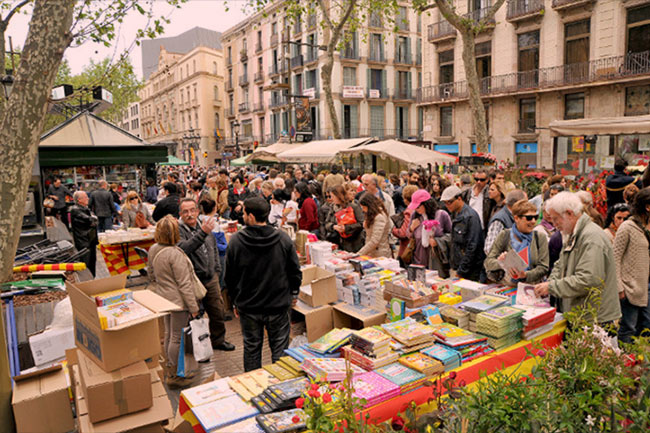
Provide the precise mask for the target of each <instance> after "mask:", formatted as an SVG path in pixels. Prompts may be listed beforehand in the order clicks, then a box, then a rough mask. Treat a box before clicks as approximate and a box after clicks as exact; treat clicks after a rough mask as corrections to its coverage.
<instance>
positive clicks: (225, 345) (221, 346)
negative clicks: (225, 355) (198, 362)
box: [212, 341, 235, 352]
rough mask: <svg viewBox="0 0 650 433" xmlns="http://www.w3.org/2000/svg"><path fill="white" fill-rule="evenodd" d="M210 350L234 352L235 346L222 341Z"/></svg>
mask: <svg viewBox="0 0 650 433" xmlns="http://www.w3.org/2000/svg"><path fill="white" fill-rule="evenodd" d="M212 348H213V349H214V350H223V351H224V352H232V351H233V350H235V345H234V344H231V343H228V342H227V341H224V342H223V343H221V344H217V345H214V346H212Z"/></svg>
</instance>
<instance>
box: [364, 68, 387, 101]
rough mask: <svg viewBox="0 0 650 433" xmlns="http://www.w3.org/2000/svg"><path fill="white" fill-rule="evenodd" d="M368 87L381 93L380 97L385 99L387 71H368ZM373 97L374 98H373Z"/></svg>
mask: <svg viewBox="0 0 650 433" xmlns="http://www.w3.org/2000/svg"><path fill="white" fill-rule="evenodd" d="M368 87H369V88H370V89H376V90H379V91H380V96H381V97H382V98H385V97H386V95H385V94H384V92H386V71H384V70H383V69H368ZM371 97H372V96H371Z"/></svg>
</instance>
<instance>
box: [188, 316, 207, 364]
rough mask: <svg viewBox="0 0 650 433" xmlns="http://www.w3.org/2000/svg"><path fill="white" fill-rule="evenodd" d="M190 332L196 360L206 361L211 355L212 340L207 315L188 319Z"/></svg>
mask: <svg viewBox="0 0 650 433" xmlns="http://www.w3.org/2000/svg"><path fill="white" fill-rule="evenodd" d="M190 328H191V334H192V348H193V351H194V359H196V362H207V361H209V360H210V357H211V356H212V342H211V341H210V321H209V319H208V317H207V315H203V316H202V317H200V318H197V319H192V320H190Z"/></svg>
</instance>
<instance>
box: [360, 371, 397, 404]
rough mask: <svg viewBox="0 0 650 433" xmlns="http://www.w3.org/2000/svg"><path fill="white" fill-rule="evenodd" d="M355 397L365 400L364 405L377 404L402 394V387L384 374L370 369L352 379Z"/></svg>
mask: <svg viewBox="0 0 650 433" xmlns="http://www.w3.org/2000/svg"><path fill="white" fill-rule="evenodd" d="M352 388H353V389H354V393H353V394H352V395H353V396H354V397H356V398H358V399H363V400H365V404H364V407H370V406H374V405H377V404H379V403H381V402H383V401H386V400H388V399H391V398H393V397H395V396H398V395H400V387H399V386H398V385H396V384H395V383H393V382H391V381H390V380H388V379H386V378H384V377H383V376H381V375H379V374H377V373H375V372H374V371H369V372H368V373H364V374H361V375H359V376H356V377H355V378H354V379H352Z"/></svg>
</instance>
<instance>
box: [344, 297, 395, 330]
mask: <svg viewBox="0 0 650 433" xmlns="http://www.w3.org/2000/svg"><path fill="white" fill-rule="evenodd" d="M332 317H333V322H334V323H333V324H334V327H335V328H350V329H363V328H367V327H368V326H375V325H381V324H382V323H384V322H385V321H386V312H385V311H377V310H373V309H371V308H368V307H362V306H360V305H350V304H347V303H345V302H339V303H338V304H335V305H334V307H333V310H332Z"/></svg>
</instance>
